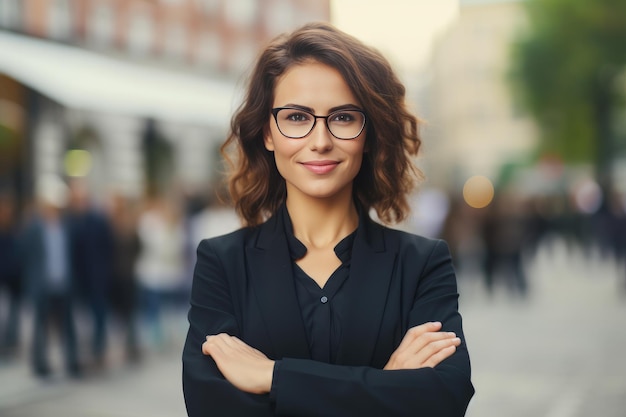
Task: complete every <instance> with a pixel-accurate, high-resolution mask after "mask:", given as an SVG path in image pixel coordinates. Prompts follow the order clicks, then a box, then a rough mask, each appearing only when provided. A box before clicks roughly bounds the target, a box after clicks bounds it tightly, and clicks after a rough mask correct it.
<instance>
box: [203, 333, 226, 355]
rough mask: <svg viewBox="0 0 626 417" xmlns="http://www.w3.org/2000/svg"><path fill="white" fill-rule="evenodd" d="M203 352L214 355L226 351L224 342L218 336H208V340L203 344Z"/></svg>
mask: <svg viewBox="0 0 626 417" xmlns="http://www.w3.org/2000/svg"><path fill="white" fill-rule="evenodd" d="M202 353H204V354H205V355H211V356H214V355H216V354H223V353H224V342H223V340H221V339H220V338H218V337H216V336H207V340H206V342H204V343H203V344H202Z"/></svg>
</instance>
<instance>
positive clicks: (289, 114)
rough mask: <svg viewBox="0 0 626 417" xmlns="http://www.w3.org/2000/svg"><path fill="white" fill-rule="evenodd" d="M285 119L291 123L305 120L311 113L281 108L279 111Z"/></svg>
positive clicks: (307, 119) (309, 117)
mask: <svg viewBox="0 0 626 417" xmlns="http://www.w3.org/2000/svg"><path fill="white" fill-rule="evenodd" d="M283 112H284V114H283V115H282V116H283V118H284V119H285V121H287V122H292V123H302V122H307V121H309V120H310V119H311V115H310V114H308V113H305V112H301V111H293V110H283V111H282V112H281V113H283Z"/></svg>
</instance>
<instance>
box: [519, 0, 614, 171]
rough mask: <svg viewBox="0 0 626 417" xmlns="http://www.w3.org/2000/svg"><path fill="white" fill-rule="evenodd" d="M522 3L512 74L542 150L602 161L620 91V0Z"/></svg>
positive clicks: (609, 142) (608, 146)
mask: <svg viewBox="0 0 626 417" xmlns="http://www.w3.org/2000/svg"><path fill="white" fill-rule="evenodd" d="M526 8H527V12H528V23H529V25H528V30H527V31H526V32H525V33H523V34H521V35H520V36H519V37H518V39H517V41H516V42H515V43H514V46H513V51H512V52H513V66H512V72H511V75H512V81H513V89H514V93H515V95H516V97H517V98H518V99H519V100H521V102H522V104H523V105H524V106H525V107H526V108H527V109H528V110H529V111H530V113H531V114H532V115H533V116H534V118H535V119H536V120H537V122H538V124H539V126H540V128H541V134H542V138H541V139H542V140H541V150H540V151H541V153H550V154H557V155H560V156H561V157H562V158H563V160H564V161H565V162H569V163H578V162H591V163H596V164H598V165H604V164H606V163H607V162H608V160H607V159H608V158H609V157H610V156H611V149H614V148H616V145H617V144H616V143H615V142H616V140H618V139H619V138H616V137H615V136H616V132H615V129H613V128H612V126H613V125H615V122H614V120H613V119H614V118H615V117H617V115H618V114H620V112H622V111H621V110H620V109H619V106H620V105H623V103H624V98H625V96H626V89H625V88H624V87H623V84H622V83H620V82H619V80H620V75H621V76H622V77H623V75H624V74H625V73H626V1H624V0H527V1H526ZM622 139H623V138H622Z"/></svg>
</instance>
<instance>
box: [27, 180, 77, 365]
mask: <svg viewBox="0 0 626 417" xmlns="http://www.w3.org/2000/svg"><path fill="white" fill-rule="evenodd" d="M67 195H68V190H67V186H66V184H65V183H64V182H63V181H62V180H61V179H60V178H58V177H54V176H46V177H43V178H41V179H40V180H39V181H38V183H37V185H36V199H37V208H36V212H35V213H34V214H33V217H32V218H31V219H29V221H28V223H27V225H26V226H25V230H24V235H23V237H22V240H21V243H22V245H23V246H22V248H21V253H22V260H23V267H24V274H25V278H26V283H27V285H28V290H29V292H28V293H29V295H30V297H31V299H32V303H33V312H34V323H33V338H32V363H31V364H32V368H33V371H34V373H35V374H36V375H37V376H40V377H46V376H49V375H50V374H51V371H52V370H51V368H50V364H49V358H48V343H49V333H50V331H51V330H52V329H55V328H58V329H60V330H59V335H60V336H61V341H62V343H63V347H64V353H65V367H66V370H67V372H68V374H69V375H71V376H79V375H80V367H79V361H78V350H77V341H76V329H75V323H74V310H73V309H74V295H75V292H74V291H75V282H74V274H73V271H72V256H73V254H72V252H71V250H72V244H71V238H72V235H71V233H70V224H69V221H68V218H67V216H66V215H65V214H64V213H63V209H64V208H65V207H66V204H67ZM55 324H56V327H55Z"/></svg>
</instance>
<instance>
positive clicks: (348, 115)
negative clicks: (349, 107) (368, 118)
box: [330, 111, 362, 124]
mask: <svg viewBox="0 0 626 417" xmlns="http://www.w3.org/2000/svg"><path fill="white" fill-rule="evenodd" d="M360 118H362V116H361V113H359V112H355V111H342V112H339V113H334V114H332V115H330V121H331V122H332V123H339V124H342V123H354V122H355V121H357V120H359V119H360Z"/></svg>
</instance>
